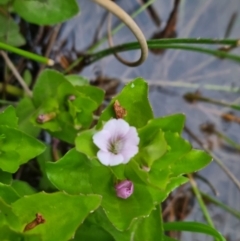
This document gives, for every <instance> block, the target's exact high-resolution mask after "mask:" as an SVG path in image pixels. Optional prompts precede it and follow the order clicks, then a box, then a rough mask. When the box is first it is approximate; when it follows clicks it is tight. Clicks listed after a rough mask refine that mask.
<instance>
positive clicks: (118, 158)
mask: <svg viewBox="0 0 240 241" xmlns="http://www.w3.org/2000/svg"><path fill="white" fill-rule="evenodd" d="M123 161H124V157H123V155H121V154H117V155H115V154H112V156H111V161H110V163H109V166H116V165H119V164H121V163H123Z"/></svg>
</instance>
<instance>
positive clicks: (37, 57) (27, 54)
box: [0, 42, 54, 66]
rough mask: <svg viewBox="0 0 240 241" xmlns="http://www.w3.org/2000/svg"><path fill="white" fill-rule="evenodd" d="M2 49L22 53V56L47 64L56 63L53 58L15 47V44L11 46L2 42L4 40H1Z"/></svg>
mask: <svg viewBox="0 0 240 241" xmlns="http://www.w3.org/2000/svg"><path fill="white" fill-rule="evenodd" d="M0 49H2V50H6V51H9V52H12V53H15V54H18V55H21V56H23V57H25V58H27V59H32V60H35V61H37V62H39V63H43V64H47V65H49V66H53V65H54V61H53V60H52V59H48V58H45V57H43V56H40V55H37V54H34V53H31V52H28V51H25V50H22V49H19V48H16V47H13V46H10V45H8V44H5V43H2V42H0Z"/></svg>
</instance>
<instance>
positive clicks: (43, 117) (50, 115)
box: [36, 112, 56, 124]
mask: <svg viewBox="0 0 240 241" xmlns="http://www.w3.org/2000/svg"><path fill="white" fill-rule="evenodd" d="M55 117H56V113H55V112H52V113H48V114H40V115H39V116H38V117H37V119H36V121H37V122H38V123H39V124H43V123H45V122H48V121H51V120H53V119H54V118H55Z"/></svg>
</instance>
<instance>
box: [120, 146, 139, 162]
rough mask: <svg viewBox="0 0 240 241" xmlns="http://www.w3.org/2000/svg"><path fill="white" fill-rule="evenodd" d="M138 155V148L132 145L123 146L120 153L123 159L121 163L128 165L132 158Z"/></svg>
mask: <svg viewBox="0 0 240 241" xmlns="http://www.w3.org/2000/svg"><path fill="white" fill-rule="evenodd" d="M137 153H138V147H137V146H134V145H130V146H129V145H128V146H127V145H125V146H124V148H123V149H122V151H121V154H122V155H123V157H124V160H123V163H128V162H129V161H130V159H131V158H132V157H134V156H135V155H136V154H137Z"/></svg>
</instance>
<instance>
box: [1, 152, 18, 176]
mask: <svg viewBox="0 0 240 241" xmlns="http://www.w3.org/2000/svg"><path fill="white" fill-rule="evenodd" d="M19 166H20V155H19V154H18V153H17V152H16V151H7V152H4V151H0V167H1V169H2V170H4V171H6V172H10V173H14V172H16V171H17V169H18V168H19Z"/></svg>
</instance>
